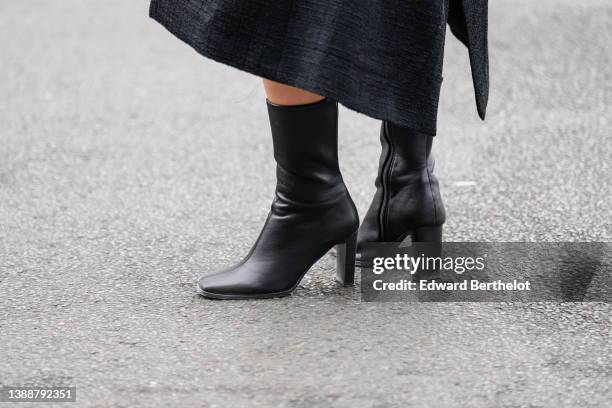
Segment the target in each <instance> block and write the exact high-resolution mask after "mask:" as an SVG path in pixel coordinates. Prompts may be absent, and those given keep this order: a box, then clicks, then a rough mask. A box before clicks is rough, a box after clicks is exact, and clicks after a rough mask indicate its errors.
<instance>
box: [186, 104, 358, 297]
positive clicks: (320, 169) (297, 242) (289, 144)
mask: <svg viewBox="0 0 612 408" xmlns="http://www.w3.org/2000/svg"><path fill="white" fill-rule="evenodd" d="M268 113H269V116H270V125H271V127H272V140H273V143H274V158H275V159H276V164H277V165H276V179H277V181H276V191H275V196H274V200H273V202H272V208H271V210H270V213H269V214H268V219H267V220H266V223H265V225H264V227H263V229H262V231H261V233H260V234H259V238H257V241H256V242H255V244H254V245H253V247H252V248H251V251H250V252H249V254H248V255H247V256H246V258H245V259H244V260H243V261H242V262H240V263H239V264H237V265H235V266H233V267H231V268H229V269H227V270H224V271H221V272H217V273H214V274H212V275H206V276H204V277H202V278H201V279H200V280H199V282H198V292H199V293H200V294H202V295H203V296H206V297H210V298H216V299H251V298H268V297H280V296H286V295H289V294H291V292H292V291H293V290H294V289H295V288H296V286H297V285H298V283H299V282H300V280H301V279H302V277H303V276H304V274H306V272H307V271H308V270H309V269H310V267H311V266H312V265H313V264H314V263H315V262H316V261H317V260H319V258H321V257H322V256H323V255H325V254H326V253H327V251H329V250H330V249H331V248H332V247H333V246H336V251H337V254H338V257H337V263H338V265H337V266H338V268H337V274H336V276H337V279H338V281H340V282H341V283H343V284H352V283H353V282H354V270H355V243H356V239H357V228H358V227H359V218H358V216H357V210H356V209H355V204H354V203H353V200H352V199H351V197H350V195H349V193H348V191H347V189H346V186H345V185H344V181H343V180H342V175H341V174H340V169H339V167H338V131H337V124H338V105H337V103H336V102H334V101H331V100H324V101H321V102H318V103H315V104H311V105H301V106H278V105H274V104H272V103H270V102H268Z"/></svg>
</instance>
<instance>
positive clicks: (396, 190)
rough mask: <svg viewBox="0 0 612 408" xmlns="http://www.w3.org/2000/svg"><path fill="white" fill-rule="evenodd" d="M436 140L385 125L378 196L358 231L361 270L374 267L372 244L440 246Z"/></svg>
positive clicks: (442, 216)
mask: <svg viewBox="0 0 612 408" xmlns="http://www.w3.org/2000/svg"><path fill="white" fill-rule="evenodd" d="M433 139H434V138H433V136H429V135H426V134H423V133H420V132H417V131H415V130H411V129H408V128H404V127H400V126H397V125H394V124H392V123H390V122H387V121H383V123H382V126H381V130H380V141H381V144H382V153H381V156H380V162H379V169H378V175H377V177H376V182H375V185H376V193H375V194H374V198H373V199H372V203H371V204H370V208H369V209H368V212H367V214H366V216H365V218H364V220H363V223H362V224H361V227H360V228H359V234H358V238H357V255H356V263H357V266H362V267H369V266H371V264H372V258H373V256H374V254H368V253H365V252H366V251H364V249H365V248H364V244H366V243H368V242H402V241H404V240H407V239H410V240H411V241H412V242H441V240H442V224H444V221H445V219H446V213H445V210H444V204H443V203H442V197H441V195H440V187H439V185H438V180H437V178H436V176H435V175H434V174H433V170H434V160H433V158H432V157H431V145H432V142H433Z"/></svg>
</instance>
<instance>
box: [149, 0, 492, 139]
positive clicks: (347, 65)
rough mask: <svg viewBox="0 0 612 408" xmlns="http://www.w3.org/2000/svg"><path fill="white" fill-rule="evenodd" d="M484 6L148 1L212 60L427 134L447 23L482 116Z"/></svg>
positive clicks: (404, 0)
mask: <svg viewBox="0 0 612 408" xmlns="http://www.w3.org/2000/svg"><path fill="white" fill-rule="evenodd" d="M487 1H488V0H152V1H151V9H150V14H151V17H153V18H154V19H155V20H157V21H159V22H160V23H161V24H162V25H163V26H165V27H166V28H167V29H168V30H169V31H170V32H172V33H173V34H175V35H176V36H177V37H178V38H180V39H181V40H183V41H185V42H186V43H187V44H189V45H190V46H192V47H193V48H194V49H195V50H196V51H198V52H199V53H201V54H202V55H204V56H206V57H208V58H211V59H213V60H215V61H219V62H221V63H224V64H228V65H231V66H233V67H236V68H238V69H241V70H244V71H247V72H250V73H253V74H255V75H258V76H261V77H264V78H269V79H272V80H275V81H278V82H282V83H286V84H289V85H293V86H297V87H299V88H303V89H306V90H309V91H311V92H316V93H319V94H322V95H325V96H327V97H329V98H332V99H335V100H337V101H339V102H340V103H342V104H343V105H345V106H347V107H348V108H351V109H354V110H356V111H359V112H362V113H364V114H366V115H369V116H371V117H374V118H378V119H385V120H389V121H392V122H394V123H397V124H399V125H402V126H407V127H411V128H414V129H416V130H420V131H422V132H425V133H429V134H435V132H436V117H437V110H438V100H439V95H440V85H441V83H442V62H443V56H444V41H445V33H446V24H447V23H448V24H449V25H450V27H451V30H452V32H453V33H454V34H455V36H457V37H458V38H459V39H460V40H461V41H462V42H463V43H464V44H466V46H467V47H468V49H469V55H470V62H471V66H472V77H473V80H474V88H475V93H476V102H477V107H478V113H479V114H480V116H481V117H482V118H484V115H485V110H486V106H487V99H488V92H489V75H488V53H487Z"/></svg>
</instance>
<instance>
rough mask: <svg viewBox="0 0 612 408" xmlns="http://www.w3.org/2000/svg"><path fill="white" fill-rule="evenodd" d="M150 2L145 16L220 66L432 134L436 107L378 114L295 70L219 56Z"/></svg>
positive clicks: (349, 96) (438, 83)
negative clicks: (425, 110) (433, 109)
mask: <svg viewBox="0 0 612 408" xmlns="http://www.w3.org/2000/svg"><path fill="white" fill-rule="evenodd" d="M154 4H155V2H152V3H151V8H150V10H149V16H150V17H151V18H152V19H153V20H155V21H157V22H158V23H159V24H161V25H162V26H163V27H164V28H165V29H166V30H168V31H169V32H170V33H172V34H173V35H174V36H176V37H177V38H178V39H180V40H181V41H183V42H184V43H186V44H187V45H189V46H190V47H191V48H193V49H194V50H195V51H196V52H197V53H199V54H200V55H202V56H204V57H206V58H208V59H211V60H213V61H215V62H219V63H222V64H224V65H228V66H231V67H233V68H235V69H238V70H240V71H243V72H247V73H250V74H252V75H255V76H258V77H261V78H265V79H269V80H272V81H275V82H279V83H282V84H286V85H289V86H293V87H296V88H300V89H304V90H306V91H308V92H312V93H316V94H319V95H321V96H324V97H326V98H330V99H332V100H335V101H337V102H338V103H340V104H342V105H343V106H345V107H347V108H348V109H350V110H353V111H355V112H358V113H360V114H363V115H366V116H368V117H371V118H373V119H377V120H387V121H390V122H392V123H394V124H396V125H399V126H402V127H406V128H410V129H413V130H416V131H418V132H422V133H425V134H428V135H431V136H435V135H436V131H437V126H436V122H437V119H436V117H437V106H436V107H435V112H434V113H433V116H434V117H433V118H431V117H430V118H424V116H428V115H427V114H426V113H424V112H423V111H422V110H421V111H415V112H412V111H410V110H409V109H406V108H405V107H403V108H402V115H401V117H400V116H397V115H385V114H381V112H380V111H375V110H372V109H368V101H362V100H359V99H358V98H357V97H352V96H351V95H346V94H343V93H341V92H337V91H335V90H334V89H329V88H325V87H323V86H321V85H320V84H317V83H316V82H315V81H312V80H309V79H308V78H304V77H300V75H299V73H297V74H296V73H295V72H291V73H287V72H283V71H282V70H279V69H273V68H270V67H266V66H261V65H257V64H252V63H248V62H247V61H240V60H236V59H232V58H228V57H227V54H226V55H222V54H221V53H218V52H215V50H214V49H213V48H212V47H207V46H206V42H205V41H200V40H199V39H198V40H196V39H194V38H193V36H191V35H190V34H189V33H187V32H185V31H183V30H181V29H180V24H175V23H176V22H174V21H172V19H171V18H170V17H168V16H167V14H166V13H164V12H163V11H162V10H158V9H157V7H155V6H154ZM441 85H442V78H440V79H439V80H438V81H437V83H436V84H435V87H436V88H435V89H436V91H437V92H438V95H439V91H440V88H441ZM429 116H432V115H429Z"/></svg>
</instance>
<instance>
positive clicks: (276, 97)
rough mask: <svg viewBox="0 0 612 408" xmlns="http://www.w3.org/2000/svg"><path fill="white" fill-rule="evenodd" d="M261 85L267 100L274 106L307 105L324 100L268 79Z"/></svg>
mask: <svg viewBox="0 0 612 408" xmlns="http://www.w3.org/2000/svg"><path fill="white" fill-rule="evenodd" d="M263 83H264V88H265V90H266V96H267V97H268V100H269V101H270V102H272V103H273V104H275V105H285V106H293V105H308V104H310V103H315V102H319V101H322V100H323V99H325V97H324V96H321V95H317V94H314V93H312V92H308V91H304V90H303V89H300V88H295V87H293V86H289V85H285V84H281V83H278V82H274V81H271V80H269V79H264V80H263Z"/></svg>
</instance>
